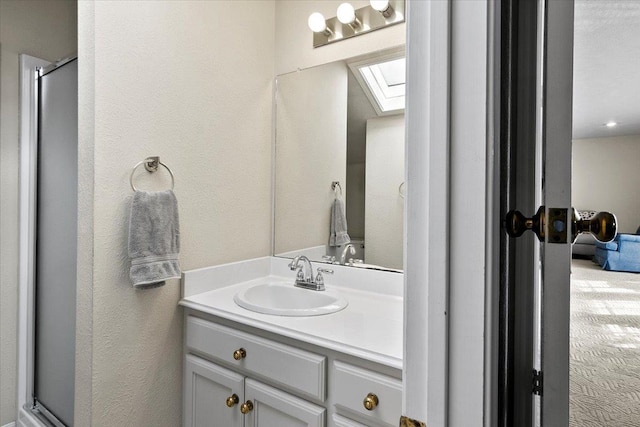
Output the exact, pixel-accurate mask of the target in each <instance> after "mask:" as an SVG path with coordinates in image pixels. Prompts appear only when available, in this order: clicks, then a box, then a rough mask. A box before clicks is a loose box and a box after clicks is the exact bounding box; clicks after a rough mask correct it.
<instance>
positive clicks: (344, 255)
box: [340, 243, 356, 265]
mask: <svg viewBox="0 0 640 427" xmlns="http://www.w3.org/2000/svg"><path fill="white" fill-rule="evenodd" d="M347 251H349V253H350V254H351V255H355V254H356V247H355V246H353V244H352V243H347V244H346V245H345V247H344V249H343V250H342V254H341V255H340V264H342V265H346V264H345V261H346V258H347ZM349 263H350V264H352V263H353V261H349Z"/></svg>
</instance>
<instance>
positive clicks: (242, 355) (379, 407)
mask: <svg viewBox="0 0 640 427" xmlns="http://www.w3.org/2000/svg"><path fill="white" fill-rule="evenodd" d="M185 329H186V331H185V333H186V334H185V364H184V370H185V379H184V410H183V411H184V413H183V419H184V426H185V427H204V426H207V427H212V426H213V427H217V426H224V427H362V426H370V427H371V426H380V427H384V426H389V427H395V426H397V425H398V422H399V419H400V415H401V403H402V402H401V398H402V387H401V381H400V379H399V378H400V377H401V371H400V370H399V369H393V368H390V367H386V366H379V365H376V364H372V363H367V362H366V361H364V360H361V359H359V358H355V357H353V356H347V355H343V354H341V353H339V352H336V351H334V350H330V349H326V348H323V347H320V346H317V345H311V344H308V343H305V342H300V341H297V340H293V339H291V338H287V337H283V336H280V335H278V334H274V333H269V332H266V331H261V330H259V329H257V328H249V327H246V326H244V325H241V324H236V323H235V322H231V321H228V320H226V319H218V318H216V317H214V316H208V315H206V314H203V313H198V312H197V311H192V310H187V311H186V314H185ZM378 371H385V372H378ZM367 399H369V401H368V406H369V408H366V407H365V406H367V401H366V400H367Z"/></svg>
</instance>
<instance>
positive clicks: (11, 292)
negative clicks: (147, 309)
mask: <svg viewBox="0 0 640 427" xmlns="http://www.w3.org/2000/svg"><path fill="white" fill-rule="evenodd" d="M76 27H77V19H76V2H75V1H66V0H64V1H55V0H52V1H47V0H42V1H38V0H34V1H20V0H2V1H0V44H1V52H0V67H1V70H0V97H1V106H0V114H1V118H0V124H1V130H0V132H1V139H0V141H1V144H0V148H1V152H0V200H2V203H1V204H0V235H1V236H2V238H1V239H0V316H1V317H0V342H1V343H2V345H1V346H0V425H5V424H7V423H9V422H11V421H13V420H15V416H16V411H15V409H16V399H15V398H16V344H17V341H16V338H17V307H18V224H19V218H18V164H19V158H18V147H19V144H18V137H19V132H18V129H19V128H18V123H19V116H18V108H19V55H20V54H28V55H31V56H35V57H39V58H42V59H46V60H48V61H55V60H57V59H60V58H62V57H65V56H67V55H69V54H70V53H73V52H75V51H76V49H77V31H76Z"/></svg>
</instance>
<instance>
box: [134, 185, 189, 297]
mask: <svg viewBox="0 0 640 427" xmlns="http://www.w3.org/2000/svg"><path fill="white" fill-rule="evenodd" d="M179 253H180V224H179V221H178V201H177V200H176V196H175V194H173V191H171V190H168V191H155V192H148V191H136V192H135V193H134V195H133V201H132V202H131V216H130V218H129V258H130V259H131V269H130V270H129V277H130V278H131V283H132V284H133V286H134V287H136V288H140V289H147V288H155V287H158V286H162V285H164V283H165V282H164V281H165V280H167V279H176V278H179V277H180V264H179V263H178V254H179Z"/></svg>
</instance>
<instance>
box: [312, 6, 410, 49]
mask: <svg viewBox="0 0 640 427" xmlns="http://www.w3.org/2000/svg"><path fill="white" fill-rule="evenodd" d="M369 3H370V4H369V5H368V6H365V7H361V8H360V9H354V7H353V6H352V5H351V4H350V3H342V4H341V5H340V6H338V9H337V11H336V15H337V16H335V17H333V18H329V19H325V18H324V16H323V15H322V14H321V13H319V12H314V13H312V14H311V15H310V16H309V20H308V24H309V28H310V29H311V31H313V47H314V48H316V47H320V46H324V45H326V44H329V43H333V42H337V41H340V40H344V39H348V38H351V37H354V36H358V35H360V34H365V33H369V32H371V31H375V30H379V29H381V28H385V27H388V26H391V25H395V24H400V23H402V22H404V21H405V0H371V1H370V2H369Z"/></svg>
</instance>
